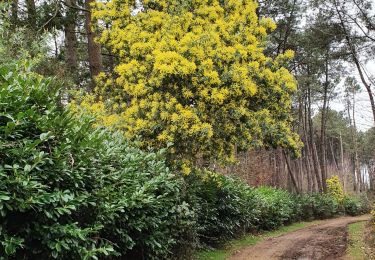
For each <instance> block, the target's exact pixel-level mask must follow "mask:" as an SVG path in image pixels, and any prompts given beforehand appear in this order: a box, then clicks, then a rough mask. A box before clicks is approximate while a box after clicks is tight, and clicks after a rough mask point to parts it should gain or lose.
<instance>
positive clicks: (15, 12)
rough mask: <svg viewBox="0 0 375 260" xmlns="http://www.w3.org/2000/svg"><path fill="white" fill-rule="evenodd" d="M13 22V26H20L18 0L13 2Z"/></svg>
mask: <svg viewBox="0 0 375 260" xmlns="http://www.w3.org/2000/svg"><path fill="white" fill-rule="evenodd" d="M11 9H12V12H11V21H12V25H13V26H16V25H17V24H18V0H13V1H12V5H11Z"/></svg>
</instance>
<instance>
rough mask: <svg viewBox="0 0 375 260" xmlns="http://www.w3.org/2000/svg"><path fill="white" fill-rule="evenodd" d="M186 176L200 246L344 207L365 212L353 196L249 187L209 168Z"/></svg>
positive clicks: (324, 215) (330, 214) (326, 215)
mask: <svg viewBox="0 0 375 260" xmlns="http://www.w3.org/2000/svg"><path fill="white" fill-rule="evenodd" d="M186 180H187V183H188V187H189V189H188V196H189V200H190V201H191V203H190V204H191V205H193V207H194V209H195V211H196V213H197V214H196V216H197V219H196V223H197V235H198V243H199V245H200V246H216V245H217V244H220V243H223V242H225V241H226V240H228V239H231V238H235V237H237V236H240V235H242V234H243V233H244V232H248V231H253V230H270V229H275V228H278V227H280V226H282V225H285V224H288V223H291V222H294V221H301V220H313V219H324V218H330V217H333V216H335V215H338V214H342V213H345V211H346V212H347V213H348V214H350V215H358V214H361V213H364V212H368V208H367V206H366V203H360V201H363V200H359V199H357V198H355V197H348V196H347V197H346V199H345V200H344V201H342V200H341V202H340V201H339V200H338V199H337V198H336V197H335V196H333V195H332V194H320V193H315V194H292V193H289V192H287V191H284V190H281V189H276V188H270V187H260V188H251V187H249V186H248V185H246V184H244V182H242V181H240V180H238V179H236V178H232V177H228V176H221V175H217V174H213V173H209V172H198V173H195V174H191V175H190V176H188V177H187V178H186ZM354 202H355V204H354V205H353V203H354ZM344 208H345V211H344Z"/></svg>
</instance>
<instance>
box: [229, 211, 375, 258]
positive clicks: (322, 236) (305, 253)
mask: <svg viewBox="0 0 375 260" xmlns="http://www.w3.org/2000/svg"><path fill="white" fill-rule="evenodd" d="M369 219H370V216H369V215H366V216H360V217H341V218H336V219H330V220H325V221H323V222H322V223H319V224H317V225H313V226H310V227H307V228H303V229H300V230H297V231H294V232H290V233H287V234H285V235H281V236H279V237H274V238H269V239H267V240H265V241H263V242H261V243H259V244H257V245H254V246H250V247H246V248H243V249H241V250H238V251H236V252H235V253H234V254H233V255H232V256H231V257H230V258H229V259H230V260H251V259H254V260H273V259H295V260H330V259H341V257H342V256H343V255H344V254H345V250H346V247H347V226H348V224H350V223H354V222H359V221H365V220H369Z"/></svg>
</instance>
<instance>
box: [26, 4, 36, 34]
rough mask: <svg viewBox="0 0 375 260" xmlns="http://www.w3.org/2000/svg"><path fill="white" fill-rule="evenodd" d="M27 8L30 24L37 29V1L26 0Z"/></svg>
mask: <svg viewBox="0 0 375 260" xmlns="http://www.w3.org/2000/svg"><path fill="white" fill-rule="evenodd" d="M26 8H27V20H28V23H29V25H30V26H31V27H32V28H33V29H36V27H37V24H36V21H37V19H36V18H37V17H36V6H35V1H34V0H26Z"/></svg>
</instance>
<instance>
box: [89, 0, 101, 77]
mask: <svg viewBox="0 0 375 260" xmlns="http://www.w3.org/2000/svg"><path fill="white" fill-rule="evenodd" d="M94 2H95V0H85V9H86V11H85V29H86V34H87V47H88V55H89V56H88V61H89V68H90V73H91V77H92V78H93V77H95V76H97V75H98V74H99V73H100V72H101V71H102V68H103V62H102V54H101V47H100V44H99V43H97V42H96V41H95V37H96V34H95V32H94V31H93V24H92V16H91V9H92V4H93V3H94Z"/></svg>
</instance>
